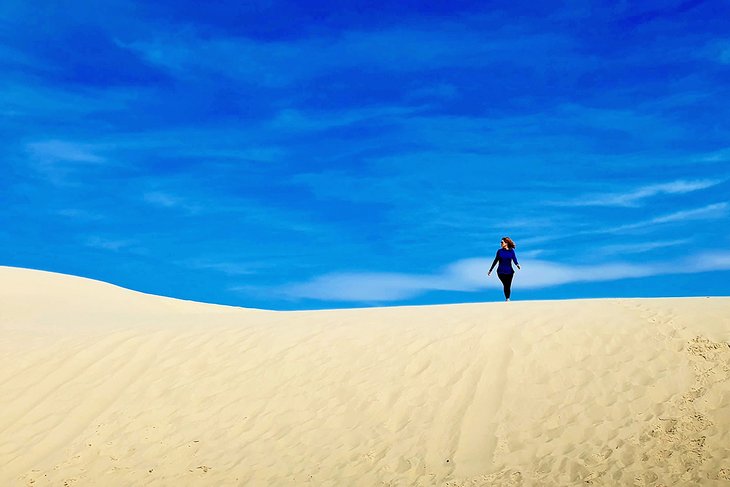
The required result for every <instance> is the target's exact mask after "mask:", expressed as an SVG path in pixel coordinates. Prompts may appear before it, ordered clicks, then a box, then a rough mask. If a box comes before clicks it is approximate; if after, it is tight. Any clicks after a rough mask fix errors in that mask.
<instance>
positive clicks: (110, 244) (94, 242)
mask: <svg viewBox="0 0 730 487" xmlns="http://www.w3.org/2000/svg"><path fill="white" fill-rule="evenodd" d="M85 244H86V246H87V247H92V248H95V249H103V250H111V251H113V252H119V251H120V250H122V249H125V248H128V247H130V246H132V245H134V242H132V241H131V240H110V239H106V238H101V237H89V238H87V239H86V242H85Z"/></svg>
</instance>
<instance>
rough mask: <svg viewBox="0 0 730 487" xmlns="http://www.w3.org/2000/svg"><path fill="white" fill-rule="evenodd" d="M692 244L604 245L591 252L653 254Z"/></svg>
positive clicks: (596, 253) (661, 242)
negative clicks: (653, 252) (654, 251)
mask: <svg viewBox="0 0 730 487" xmlns="http://www.w3.org/2000/svg"><path fill="white" fill-rule="evenodd" d="M691 242H692V240H690V239H681V240H667V241H658V242H639V243H629V244H618V245H604V246H602V247H599V248H596V249H593V250H591V254H592V255H599V256H605V255H614V254H643V253H646V252H651V251H653V250H657V249H664V248H668V247H676V246H679V245H689V244H690V243H691Z"/></svg>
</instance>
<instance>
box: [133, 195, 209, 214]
mask: <svg viewBox="0 0 730 487" xmlns="http://www.w3.org/2000/svg"><path fill="white" fill-rule="evenodd" d="M142 199H143V200H144V201H145V202H147V203H149V204H151V205H153V206H158V207H161V208H171V209H176V210H182V211H184V212H186V213H190V214H192V215H194V214H198V213H200V211H201V209H202V208H201V207H200V206H199V205H196V204H194V203H190V202H188V201H187V200H185V199H184V198H181V197H179V196H175V195H173V194H170V193H165V192H162V191H150V192H147V193H145V194H143V195H142Z"/></svg>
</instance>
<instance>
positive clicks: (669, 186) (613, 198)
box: [552, 179, 725, 207]
mask: <svg viewBox="0 0 730 487" xmlns="http://www.w3.org/2000/svg"><path fill="white" fill-rule="evenodd" d="M723 182H725V180H724V179H701V180H696V181H686V180H678V181H672V182H668V183H659V184H650V185H647V186H642V187H639V188H636V189H632V190H629V191H625V192H617V193H603V194H588V195H584V196H581V197H579V198H576V199H574V200H569V201H562V202H553V203H552V204H554V205H557V206H623V207H637V206H639V205H640V203H641V202H642V200H645V199H647V198H651V197H653V196H658V195H675V194H686V193H691V192H693V191H699V190H702V189H707V188H710V187H712V186H716V185H718V184H720V183H723Z"/></svg>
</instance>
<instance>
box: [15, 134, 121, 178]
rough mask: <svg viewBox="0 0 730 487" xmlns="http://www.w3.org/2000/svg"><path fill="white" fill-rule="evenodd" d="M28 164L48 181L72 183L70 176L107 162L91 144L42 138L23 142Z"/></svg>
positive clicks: (97, 148)
mask: <svg viewBox="0 0 730 487" xmlns="http://www.w3.org/2000/svg"><path fill="white" fill-rule="evenodd" d="M25 152H26V154H27V158H28V161H29V165H30V167H31V168H33V169H34V170H35V171H36V172H37V173H38V174H40V175H41V176H43V177H45V178H46V179H47V180H48V181H50V182H52V183H54V184H59V185H65V184H74V181H72V176H73V175H75V174H77V173H78V172H80V171H83V170H84V169H87V168H89V167H99V166H102V165H105V164H107V163H108V160H107V158H106V157H104V156H102V155H100V153H99V147H97V146H95V145H93V144H85V143H78V142H70V141H65V140H43V141H37V142H29V143H27V144H25Z"/></svg>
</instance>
